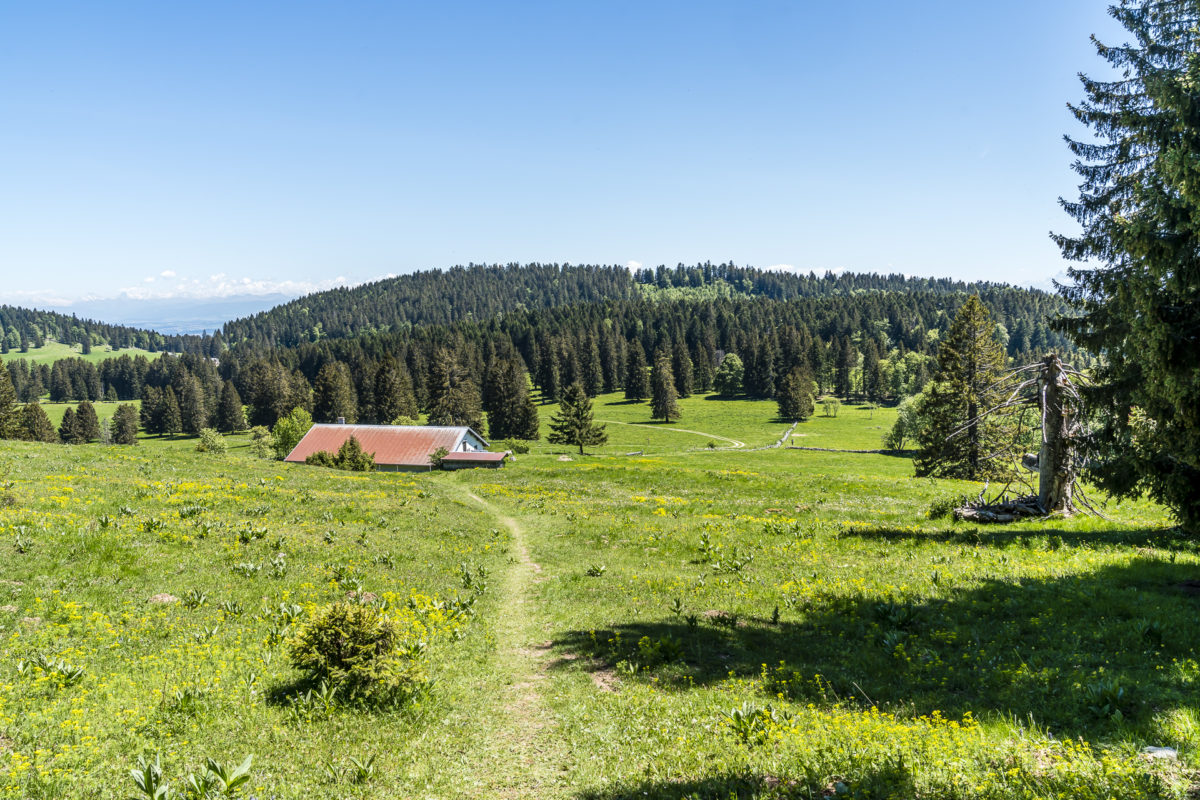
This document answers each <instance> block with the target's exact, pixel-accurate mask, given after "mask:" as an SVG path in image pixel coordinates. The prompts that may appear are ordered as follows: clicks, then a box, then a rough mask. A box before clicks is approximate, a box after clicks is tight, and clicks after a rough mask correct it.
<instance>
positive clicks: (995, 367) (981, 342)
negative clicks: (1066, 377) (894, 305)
mask: <svg viewBox="0 0 1200 800" xmlns="http://www.w3.org/2000/svg"><path fill="white" fill-rule="evenodd" d="M937 358H938V366H937V374H936V375H935V376H934V381H935V383H934V384H933V385H931V386H930V387H928V388H927V389H926V393H925V396H924V398H923V400H922V402H921V404H920V407H919V408H920V412H919V413H920V415H921V416H922V418H923V419H924V420H926V422H925V424H924V425H923V426H922V429H921V430H920V431H918V432H917V435H916V440H917V446H918V450H919V452H918V454H917V456H916V458H915V459H914V462H913V463H914V465H915V466H916V470H917V475H918V476H926V475H930V476H934V477H941V478H965V479H966V480H978V479H980V478H984V477H988V476H990V475H993V474H996V470H997V468H996V467H995V466H993V465H990V464H987V463H985V461H984V459H985V458H986V456H988V455H989V454H991V453H993V452H995V451H996V450H998V449H999V448H998V447H997V446H996V445H997V443H996V437H997V435H998V431H997V428H996V423H995V422H993V421H992V419H991V418H986V419H983V420H979V419H978V417H979V415H980V414H981V413H982V412H984V411H986V410H988V408H990V407H991V406H992V405H993V400H994V391H993V390H992V388H991V387H993V386H994V385H995V384H996V381H997V380H998V379H999V377H1000V374H1001V370H1002V369H1003V367H1004V350H1003V348H1001V347H1000V342H999V341H998V340H997V339H996V326H995V325H994V324H993V323H992V320H991V318H990V316H989V315H988V311H987V309H986V308H985V307H984V305H983V303H981V302H980V300H979V297H978V296H977V295H971V296H970V297H969V298H967V302H966V303H964V304H963V306H962V308H960V309H959V311H958V314H957V316H955V318H954V322H953V323H952V324H951V325H950V330H949V331H948V332H947V333H946V338H945V339H944V340H943V341H942V344H941V346H940V347H939V348H938V357H937ZM964 426H965V429H964V430H963V431H962V432H961V433H955V432H956V431H957V430H958V429H959V428H964ZM951 434H954V435H953V436H952V435H951Z"/></svg>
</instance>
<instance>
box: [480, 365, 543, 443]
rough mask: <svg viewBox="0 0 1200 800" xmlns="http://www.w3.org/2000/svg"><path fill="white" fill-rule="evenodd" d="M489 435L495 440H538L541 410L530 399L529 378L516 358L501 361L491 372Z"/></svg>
mask: <svg viewBox="0 0 1200 800" xmlns="http://www.w3.org/2000/svg"><path fill="white" fill-rule="evenodd" d="M488 384H489V386H488V395H489V396H490V397H491V398H492V399H491V410H490V411H488V436H489V437H491V438H492V439H537V438H538V418H537V407H536V406H535V405H534V403H533V399H532V398H531V397H530V396H529V378H528V376H527V375H526V373H525V367H524V365H523V364H522V363H521V361H520V360H519V359H518V358H516V357H512V358H503V359H498V360H497V361H496V362H495V363H494V364H493V365H492V367H491V369H489V370H488Z"/></svg>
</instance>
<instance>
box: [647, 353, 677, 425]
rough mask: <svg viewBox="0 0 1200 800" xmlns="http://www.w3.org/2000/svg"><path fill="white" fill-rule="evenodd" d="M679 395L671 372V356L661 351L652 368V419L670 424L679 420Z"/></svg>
mask: <svg viewBox="0 0 1200 800" xmlns="http://www.w3.org/2000/svg"><path fill="white" fill-rule="evenodd" d="M678 399H679V395H678V393H677V392H676V390H675V376H674V374H672V372H671V356H670V355H669V354H668V353H667V352H666V351H660V352H659V353H658V354H657V355H656V356H655V357H654V366H653V367H651V368H650V419H661V420H663V421H664V422H670V421H671V419H672V418H674V419H679V417H680V411H679V403H678V402H677V401H678Z"/></svg>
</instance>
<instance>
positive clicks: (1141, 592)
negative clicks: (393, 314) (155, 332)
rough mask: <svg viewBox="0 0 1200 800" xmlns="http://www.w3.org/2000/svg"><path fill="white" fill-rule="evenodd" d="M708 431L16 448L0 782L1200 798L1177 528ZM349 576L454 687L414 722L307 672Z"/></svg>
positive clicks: (769, 427)
mask: <svg viewBox="0 0 1200 800" xmlns="http://www.w3.org/2000/svg"><path fill="white" fill-rule="evenodd" d="M613 401H616V402H613ZM683 410H684V415H685V416H684V418H683V419H682V420H681V421H680V422H678V423H673V424H672V425H670V426H664V425H646V424H644V421H645V420H646V418H647V417H648V416H649V413H648V409H647V407H646V405H645V404H640V405H631V404H624V403H622V402H620V401H619V400H618V398H615V397H613V398H602V400H601V402H600V403H598V404H597V413H596V416H597V418H600V419H607V420H610V421H611V422H612V423H617V422H626V423H629V424H626V425H616V424H610V426H609V433H610V436H611V437H612V439H613V441H612V443H611V444H610V445H609V446H607V447H606V448H601V449H600V450H599V451H598V454H595V455H587V456H583V457H580V456H578V454H577V453H576V454H574V455H572V456H571V457H572V459H573V460H572V461H570V462H564V461H561V460H560V458H561V456H562V455H563V454H566V453H568V452H569V451H568V450H567V449H565V448H562V447H557V446H550V445H547V444H545V443H544V442H543V443H541V444H538V445H536V446H535V447H534V448H533V451H532V452H531V453H529V454H528V455H522V456H519V457H518V460H517V461H516V462H515V463H513V464H511V465H509V466H508V467H506V468H505V469H503V470H500V471H491V470H478V471H463V472H455V473H433V474H428V475H397V474H373V475H368V476H357V475H350V474H346V473H337V472H332V471H326V470H322V469H319V468H311V467H303V466H291V465H284V464H280V463H275V462H270V461H262V460H256V459H253V458H251V457H250V456H249V455H248V451H247V450H245V449H244V448H238V447H235V448H233V449H231V451H230V453H229V454H228V455H225V456H218V457H214V456H208V455H205V454H197V453H195V452H193V450H192V445H193V442H191V441H190V440H186V439H174V440H170V439H168V440H162V441H159V440H156V439H148V440H144V441H142V443H141V444H140V446H139V447H137V448H128V449H106V448H103V447H100V446H99V445H87V446H81V447H63V446H44V445H33V444H23V443H5V444H4V445H2V446H0V473H2V475H0V481H3V483H0V485H2V486H4V487H7V488H4V489H3V490H2V493H3V494H4V495H5V497H0V505H3V506H4V507H3V508H2V509H0V532H2V534H3V536H4V537H5V541H4V543H3V544H0V546H2V547H4V548H7V550H8V553H7V559H6V569H5V574H4V581H5V582H4V583H3V584H0V627H2V628H3V630H0V640H2V641H3V645H0V647H2V648H3V653H0V797H11V798H26V797H29V798H43V797H45V798H49V797H82V798H106V799H107V798H125V797H129V796H131V795H133V796H136V794H135V792H134V786H133V783H132V782H131V781H130V780H129V777H128V770H129V768H130V767H131V766H132V765H133V764H134V762H135V760H136V758H137V757H138V756H139V755H143V754H147V753H157V754H159V756H160V758H161V760H162V768H163V773H164V775H165V776H166V778H167V779H168V780H169V781H171V783H172V786H173V791H174V792H175V794H177V795H178V796H181V797H182V796H186V795H184V794H183V791H182V790H183V780H184V778H185V776H186V775H187V774H189V773H197V774H198V773H199V772H200V771H201V768H202V765H203V762H204V759H205V758H206V757H212V758H214V759H217V760H218V761H221V762H223V763H226V764H229V763H240V762H241V761H242V759H243V758H244V757H245V756H246V755H249V754H253V755H254V762H253V767H252V770H251V773H252V779H251V782H250V783H249V784H248V785H247V786H246V788H245V792H244V794H245V795H246V796H254V797H256V798H259V800H264V799H265V798H302V797H304V798H307V797H371V798H391V797H422V798H425V797H429V798H441V797H446V798H450V797H462V798H467V797H531V798H535V797H536V798H578V799H579V800H584V799H586V800H617V799H618V798H645V797H651V798H675V799H676V800H682V798H714V799H715V798H722V800H723V799H724V798H729V797H736V798H768V797H771V798H776V797H777V798H816V797H826V796H837V797H846V798H897V799H899V798H914V797H920V798H1011V797H1029V798H1034V797H1037V798H1041V797H1045V798H1058V797H1062V798H1068V797H1070V798H1076V797H1080V798H1108V797H1121V798H1139V797H1144V798H1150V797H1155V798H1157V797H1164V798H1166V797H1175V798H1183V797H1185V796H1186V795H1187V792H1188V791H1189V787H1194V786H1196V785H1197V784H1200V778H1198V777H1197V774H1196V769H1197V767H1198V766H1200V757H1198V750H1197V748H1198V747H1200V702H1198V699H1197V697H1198V693H1197V685H1198V682H1200V664H1198V663H1197V654H1196V649H1195V643H1196V642H1197V641H1200V614H1197V610H1198V609H1197V605H1198V604H1200V599H1198V598H1197V597H1196V596H1195V595H1194V594H1189V593H1188V588H1187V587H1188V586H1189V585H1190V584H1188V583H1187V582H1188V581H1194V580H1196V579H1198V578H1200V553H1198V552H1197V546H1196V544H1195V543H1194V542H1189V541H1186V540H1181V539H1179V538H1177V536H1176V534H1175V533H1174V532H1173V530H1172V529H1171V528H1170V527H1169V525H1170V523H1169V521H1168V520H1167V519H1166V517H1165V515H1164V514H1163V512H1162V510H1161V509H1160V508H1158V507H1156V506H1153V505H1151V504H1148V503H1141V502H1138V503H1127V504H1123V505H1121V506H1119V507H1118V506H1110V507H1109V508H1108V510H1107V514H1108V516H1109V517H1110V519H1109V520H1100V519H1096V518H1084V517H1081V518H1075V519H1070V520H1054V521H1050V522H1038V523H1024V524H1021V525H1015V526H1009V527H1004V528H979V527H976V526H967V525H963V524H956V523H952V522H950V521H949V520H946V519H935V520H931V519H929V518H928V517H927V515H926V511H927V510H928V509H929V508H930V506H931V505H932V504H934V503H935V502H938V501H942V500H947V499H951V498H954V497H957V496H960V495H962V494H968V493H969V494H972V495H974V494H976V493H977V492H978V491H979V488H980V487H978V486H977V485H974V484H966V483H960V482H953V481H937V482H935V481H930V480H923V479H921V480H919V479H915V478H913V477H912V468H911V463H910V462H909V461H908V460H907V459H904V458H899V457H894V456H887V455H873V454H854V453H828V452H816V451H807V450H795V449H788V448H777V449H765V450H752V449H751V448H754V447H761V446H764V445H767V444H771V443H773V442H775V441H777V440H778V439H779V437H780V435H781V434H782V433H783V432H784V431H785V430H786V429H787V427H788V425H786V424H783V423H780V422H778V421H776V420H775V419H774V404H770V403H756V402H751V401H716V400H707V399H705V398H702V397H700V398H689V399H688V400H687V401H684V409H683ZM891 413H893V412H889V411H888V410H886V409H885V410H876V411H874V412H868V411H865V410H859V409H857V408H854V407H852V406H843V407H842V409H841V411H840V413H839V415H838V417H836V418H825V417H820V416H818V417H816V418H814V419H812V420H810V421H809V422H806V423H802V424H801V425H800V426H798V427H797V429H796V433H803V434H805V436H803V437H802V438H803V440H804V441H803V444H804V445H805V446H815V447H833V448H837V447H841V448H844V449H870V448H874V447H877V446H878V439H879V436H880V435H881V433H882V430H883V429H886V425H888V424H889V420H890V418H891V417H890V416H889V414H891ZM542 416H543V421H545V420H547V419H548V418H549V414H548V413H547V409H546V408H545V407H543V408H542ZM680 428H686V429H689V430H694V431H699V432H700V433H684V432H682V431H680V430H678V429H680ZM618 429H619V430H618ZM710 440H712V441H715V442H716V444H717V448H719V449H710V448H708V447H707V443H708V441H710ZM730 440H732V442H731V441H730ZM234 441H235V442H238V443H241V442H242V438H235V439H234ZM734 442H736V443H741V444H742V445H743V446H741V447H734V445H733V443H734ZM797 443H799V441H798V442H797ZM721 448H724V449H721ZM635 450H644V451H645V453H644V454H643V455H637V456H627V455H620V454H621V453H625V452H631V451H635ZM356 591H362V592H370V593H372V594H375V595H377V596H379V597H381V598H383V600H382V601H380V602H384V603H387V604H388V605H389V607H390V608H391V609H392V611H391V612H390V613H394V614H396V615H398V618H399V619H401V620H402V621H403V622H404V624H405V625H406V626H407V627H406V628H405V630H406V631H409V635H411V636H416V637H418V638H422V639H424V640H425V648H424V653H423V655H421V656H420V660H419V664H420V668H421V670H423V671H424V672H425V673H427V674H428V676H429V677H430V678H431V682H430V683H429V684H428V686H427V688H426V689H425V690H423V691H421V692H418V693H416V694H415V695H414V697H413V699H412V700H410V701H409V702H407V703H404V704H401V705H399V706H397V707H395V708H390V709H374V710H364V709H362V708H358V707H354V706H348V705H345V704H342V703H339V702H337V701H332V702H327V701H328V698H326V699H325V700H322V699H321V697H320V693H319V692H316V693H314V690H313V689H312V688H311V687H308V688H307V689H306V688H304V687H303V686H302V685H301V684H300V683H299V675H298V672H297V671H296V670H295V669H293V668H292V667H291V666H290V665H289V663H288V657H287V652H288V645H287V642H288V639H289V637H290V636H291V635H292V632H293V631H294V629H295V626H296V625H298V624H300V623H301V622H302V621H303V620H304V619H306V618H307V617H308V616H309V615H311V614H312V613H313V612H314V610H315V609H316V608H317V607H319V606H320V605H321V604H324V603H327V602H329V601H332V600H334V599H338V598H342V597H345V596H346V595H347V593H348V592H356ZM163 594H169V595H171V596H172V597H170V598H163V597H161V595H163ZM176 598H177V599H176ZM409 598H413V599H412V600H409ZM472 598H473V599H474V602H473V605H471V606H470V608H471V609H472V611H471V613H459V612H456V611H454V609H458V608H465V607H466V606H467V604H468V603H469V602H471V599H472ZM164 600H165V602H160V601H164ZM292 604H295V605H296V606H298V607H299V608H298V609H291V610H288V608H289V607H290V606H291V605H292ZM281 607H282V610H281ZM293 617H294V618H295V619H294V620H293ZM39 654H41V655H43V656H45V657H46V658H47V659H48V661H39V662H37V663H38V664H43V665H45V664H49V666H48V667H46V666H34V667H29V666H28V664H29V663H30V660H31V659H34V658H36V657H37V656H38V655H39ZM57 660H62V661H64V662H66V663H67V664H69V665H71V666H77V667H81V668H83V670H84V672H83V673H82V675H81V676H80V677H78V678H76V679H68V677H64V675H69V674H71V673H70V671H69V670H59V669H58V668H57V667H55V666H54V665H55V664H56V663H57ZM21 663H24V664H25V666H24V667H23V668H21V669H18V664H21ZM305 692H308V693H307V694H305ZM1146 746H1164V747H1172V748H1176V749H1177V751H1178V758H1177V759H1151V758H1150V757H1148V756H1146V755H1143V754H1142V752H1141V751H1142V748H1144V747H1146ZM371 756H374V757H375V762H374V764H373V768H372V769H371V770H359V769H358V768H356V767H355V766H354V762H352V761H351V760H350V759H351V758H354V759H357V760H358V762H359V763H364V762H365V760H366V759H368V758H370V757H371ZM173 796H175V795H173Z"/></svg>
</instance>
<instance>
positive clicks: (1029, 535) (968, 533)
mask: <svg viewBox="0 0 1200 800" xmlns="http://www.w3.org/2000/svg"><path fill="white" fill-rule="evenodd" d="M899 452H903V451H899ZM838 536H839V537H840V538H855V539H863V540H866V541H883V542H905V541H907V542H938V543H943V544H945V543H949V544H961V545H986V546H988V547H999V548H1004V547H1013V546H1021V547H1031V546H1033V545H1035V544H1039V545H1045V546H1049V547H1061V546H1066V547H1081V548H1090V549H1100V548H1105V547H1113V546H1131V547H1158V548H1163V549H1196V550H1198V551H1200V543H1198V542H1197V541H1196V540H1195V539H1192V538H1189V537H1188V536H1186V535H1185V534H1184V533H1183V532H1182V531H1180V530H1179V529H1178V528H1159V529H1146V528H1129V529H1117V530H1104V531H1079V530H1070V529H1064V528H1039V529H1037V530H1032V529H1021V528H1008V527H1006V526H1004V525H992V526H984V527H982V528H980V527H971V528H966V527H964V528H945V529H942V530H929V531H921V530H913V529H912V528H906V527H903V526H891V525H878V526H871V527H865V528H857V527H850V528H846V529H845V530H843V531H841V532H839V533H838Z"/></svg>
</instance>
